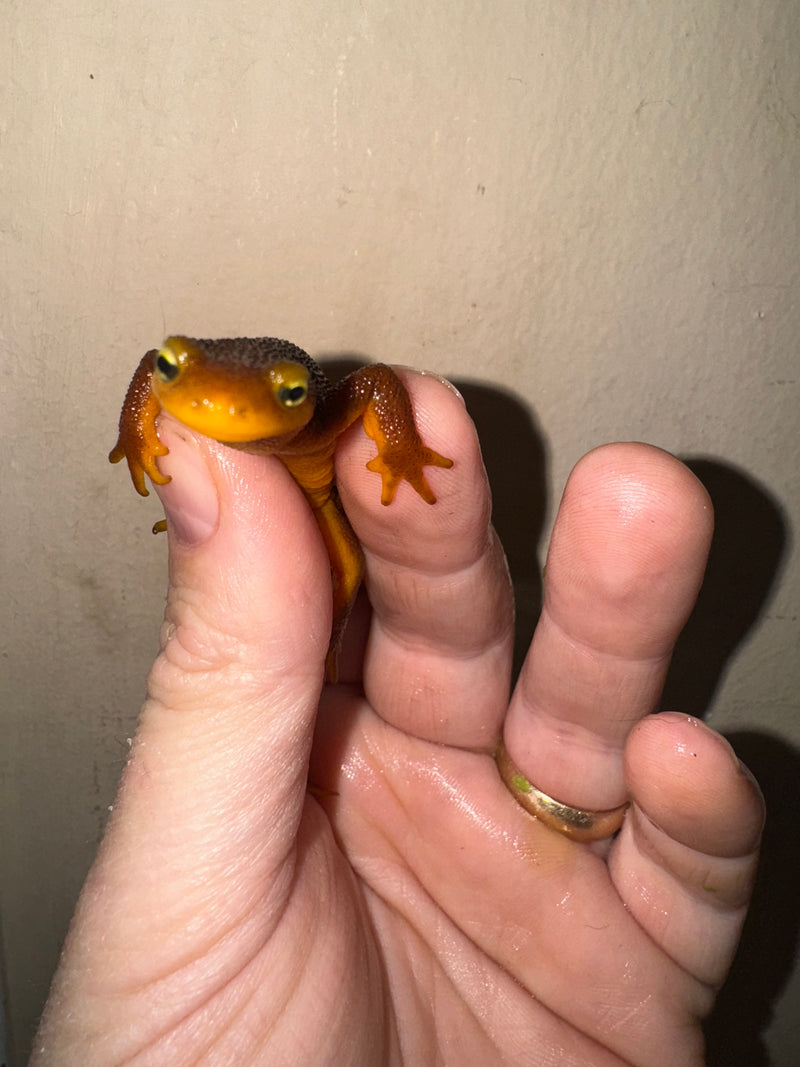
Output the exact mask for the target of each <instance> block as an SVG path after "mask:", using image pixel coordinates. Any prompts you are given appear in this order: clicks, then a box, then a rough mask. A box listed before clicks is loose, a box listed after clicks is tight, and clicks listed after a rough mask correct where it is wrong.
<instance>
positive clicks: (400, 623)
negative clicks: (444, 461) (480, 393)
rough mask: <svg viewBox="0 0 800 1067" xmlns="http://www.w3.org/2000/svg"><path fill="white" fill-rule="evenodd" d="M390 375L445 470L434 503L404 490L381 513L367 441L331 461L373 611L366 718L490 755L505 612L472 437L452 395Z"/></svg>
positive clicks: (501, 705)
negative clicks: (374, 716) (403, 389)
mask: <svg viewBox="0 0 800 1067" xmlns="http://www.w3.org/2000/svg"><path fill="white" fill-rule="evenodd" d="M399 373H400V375H401V377H402V378H403V380H404V382H405V384H406V386H407V388H408V389H409V392H410V394H411V398H412V403H413V406H414V414H415V420H416V423H417V427H418V429H419V431H420V434H421V436H422V439H423V441H424V442H425V444H426V445H427V446H428V447H430V448H432V449H434V450H435V451H436V452H439V453H440V454H441V455H444V456H447V457H448V458H450V459H452V460H453V466H452V468H450V469H449V470H445V469H440V468H426V476H427V478H428V481H429V484H430V486H431V488H432V490H433V492H434V494H435V496H436V502H435V503H434V504H433V505H429V504H427V503H425V502H424V501H423V500H422V499H421V497H419V496H418V495H417V494H416V493H415V492H414V490H413V489H412V488H411V486H410V485H408V484H406V483H402V484H401V485H400V486H399V488H398V492H397V495H396V497H395V499H394V501H393V502H392V504H391V505H389V506H388V507H382V506H381V503H380V484H379V481H378V479H377V478H376V476H375V475H374V474H371V473H370V472H369V471H368V470H367V469H366V464H367V462H368V461H369V460H370V459H371V458H372V457H373V456H374V454H375V446H374V444H373V442H372V441H370V440H369V439H368V438H367V437H366V435H365V434H364V433H363V431H362V430H361V429H360V427H357V428H355V429H354V430H352V431H351V432H350V433H349V434H348V435H347V436H346V437H345V438H344V439H343V441H342V444H341V446H340V448H339V450H338V451H337V484H338V486H339V490H340V493H341V496H342V500H343V502H344V505H345V509H346V511H347V514H348V516H349V518H350V520H351V522H352V524H353V528H354V529H355V531H356V534H357V536H358V538H359V540H360V542H361V544H362V546H363V548H364V554H365V559H366V579H365V581H366V586H367V591H368V594H369V599H370V603H371V605H372V618H371V624H370V631H369V639H368V642H367V648H366V653H365V658H364V667H363V680H364V689H365V693H366V696H367V699H368V700H369V701H370V703H371V705H372V707H373V708H374V710H375V711H377V713H378V714H379V715H380V716H381V717H382V718H383V719H385V720H386V721H387V722H390V723H392V724H393V725H394V726H397V727H398V728H400V729H402V730H404V731H406V732H408V733H411V734H414V735H416V736H419V737H423V738H426V739H428V740H432V741H436V742H439V743H444V744H451V745H457V746H461V747H468V748H476V749H483V750H485V751H491V750H492V749H493V748H494V745H495V744H496V741H497V737H498V733H499V729H500V724H501V723H502V720H503V716H504V715H505V711H506V707H507V702H508V690H509V679H510V664H511V651H512V638H513V603H512V594H511V584H510V581H509V577H508V571H507V568H506V564H505V557H504V555H503V550H502V547H501V545H500V544H499V542H498V540H497V537H496V535H495V533H494V531H493V530H492V528H491V524H490V511H491V500H490V496H489V487H488V483H487V479H486V472H485V471H484V468H483V463H482V460H481V456H480V447H479V444H478V439H477V434H476V432H475V427H474V426H473V424H472V420H471V419H470V417H469V415H468V414H467V411H466V408H465V406H464V403H463V401H462V399H461V397H460V396H459V394H458V393H457V392H456V391H455V390H454V389H453V387H452V386H449V385H448V384H447V383H445V382H442V381H441V380H440V379H437V378H435V377H434V376H431V375H423V374H415V373H412V372H408V371H400V372H399Z"/></svg>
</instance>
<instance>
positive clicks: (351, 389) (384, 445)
mask: <svg viewBox="0 0 800 1067" xmlns="http://www.w3.org/2000/svg"><path fill="white" fill-rule="evenodd" d="M162 410H163V411H166V412H168V413H169V414H170V415H173V416H174V417H175V418H176V419H178V421H179V422H181V423H183V424H184V425H185V426H187V427H189V428H190V429H192V430H197V431H198V432H199V433H202V434H205V435H206V436H207V437H211V438H213V439H214V440H216V441H220V442H222V443H223V444H226V445H229V446H230V447H232V448H238V449H240V450H241V451H243V452H250V453H254V454H256V455H275V456H277V457H278V458H279V459H280V460H281V461H282V462H283V463H284V465H285V466H286V467H287V469H288V470H289V472H290V474H291V475H292V476H293V478H294V479H295V481H296V482H297V484H298V485H299V486H300V488H301V489H302V491H303V493H304V494H305V497H306V499H307V501H308V503H309V504H310V505H311V509H312V511H313V514H314V517H315V518H316V521H317V525H318V527H319V530H320V533H321V534H322V539H323V542H324V544H325V547H326V549H327V552H328V556H329V558H330V563H331V575H332V581H333V624H332V631H331V641H330V646H329V649H328V654H327V656H326V660H325V676H326V678H327V679H328V680H329V681H334V680H335V679H336V659H337V653H338V650H339V645H340V643H341V639H342V634H343V632H344V628H345V625H346V623H347V619H348V616H349V614H350V610H351V608H352V606H353V602H354V600H355V597H356V593H357V592H358V589H359V586H360V584H361V580H362V578H363V574H364V555H363V552H362V550H361V545H360V544H359V542H358V538H357V537H356V535H355V533H354V532H353V528H352V526H351V525H350V521H349V520H348V518H347V515H346V514H345V512H344V508H343V507H342V504H341V501H340V499H339V493H338V491H337V488H336V480H335V472H334V454H335V451H336V443H337V441H338V439H339V437H340V436H341V435H342V434H343V433H344V431H345V430H346V429H347V428H348V427H349V426H352V425H353V423H354V422H356V421H357V420H358V419H359V418H360V419H361V420H362V424H363V427H364V430H365V432H366V433H367V434H368V435H369V436H370V437H371V438H372V440H373V441H374V442H375V444H376V445H377V447H378V454H377V455H376V456H375V458H374V459H371V460H370V461H369V462H368V463H367V468H368V469H369V470H370V471H373V472H375V473H377V474H380V476H381V503H382V504H387V505H388V504H391V502H392V500H393V499H394V495H395V492H396V490H397V486H398V485H399V484H400V482H401V481H402V480H403V479H405V480H406V481H407V482H409V483H410V484H411V485H412V486H413V488H414V489H415V490H416V491H417V493H418V494H419V495H420V496H421V497H422V499H423V500H424V501H426V502H427V503H428V504H434V503H435V502H436V497H435V496H434V494H433V492H432V491H431V488H430V486H429V485H428V482H427V481H426V479H425V475H424V473H423V467H425V466H434V467H451V466H452V465H453V463H452V460H450V459H446V458H445V457H444V456H440V455H439V453H438V452H434V451H433V450H432V449H430V448H427V447H426V445H425V444H424V443H423V441H422V439H421V437H420V435H419V431H418V430H417V426H416V423H415V421H414V413H413V409H412V406H411V399H410V397H409V395H408V392H407V390H406V388H405V386H404V385H403V383H402V381H401V380H400V378H399V377H398V376H397V375H396V374H395V372H394V371H393V370H392V369H391V368H390V367H388V366H386V365H385V364H382V363H376V364H371V365H369V366H366V367H361V368H359V369H358V370H356V371H354V372H353V373H352V374H350V375H348V376H347V377H346V378H344V379H343V380H342V381H341V382H339V383H338V384H337V385H335V386H334V385H332V384H331V383H330V382H329V380H328V379H327V377H326V376H325V373H324V372H323V370H322V368H321V367H320V366H319V365H318V364H317V363H315V362H314V360H313V359H312V358H311V357H310V356H309V355H308V354H307V353H306V352H304V351H303V350H302V349H301V348H298V347H297V345H294V344H292V343H291V342H290V341H283V340H279V339H277V338H274V337H256V338H245V337H239V338H233V339H226V340H194V339H192V338H189V337H182V336H176V337H169V338H167V340H166V341H165V342H164V344H163V345H162V347H161V348H159V349H152V350H151V351H149V352H147V353H146V354H145V355H144V356H143V357H142V360H141V362H140V363H139V366H138V367H137V368H136V371H135V373H134V375H133V378H132V380H131V384H130V386H129V387H128V392H127V394H126V396H125V401H124V403H123V405H122V412H121V414H120V419H119V439H118V440H117V443H116V445H115V446H114V448H113V449H112V450H111V452H110V453H109V457H108V458H109V460H110V461H111V462H112V463H119V462H120V460H122V459H125V460H127V463H128V468H129V470H130V474H131V479H132V480H133V484H134V486H135V488H136V491H137V492H138V493H140V494H141V495H142V496H147V495H148V490H147V487H146V484H145V475H147V477H148V478H150V480H151V481H152V482H153V483H154V484H156V485H165V484H166V483H167V482H169V481H170V478H169V477H167V476H166V475H164V474H162V473H161V471H160V470H159V469H158V464H157V459H158V457H159V456H165V455H166V454H167V452H168V451H169V450H168V449H167V447H166V446H165V445H164V444H163V443H162V442H161V441H160V439H159V437H158V431H157V429H156V419H157V417H158V415H159V414H160V412H161V411H162ZM163 529H166V523H164V522H161V523H156V526H155V527H154V528H153V531H154V532H157V531H158V530H163Z"/></svg>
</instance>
